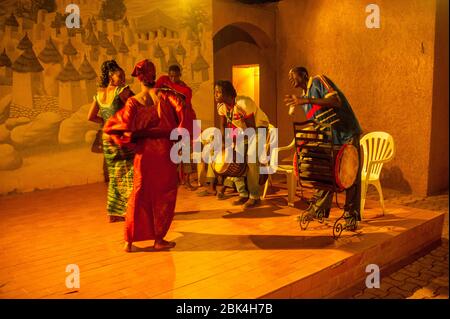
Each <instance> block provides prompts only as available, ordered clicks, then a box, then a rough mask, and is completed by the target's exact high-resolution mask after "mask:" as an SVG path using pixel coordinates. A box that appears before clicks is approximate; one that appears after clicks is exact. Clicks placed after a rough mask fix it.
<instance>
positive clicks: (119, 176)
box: [88, 60, 134, 222]
mask: <svg viewBox="0 0 450 319" xmlns="http://www.w3.org/2000/svg"><path fill="white" fill-rule="evenodd" d="M132 95H133V92H132V91H131V90H130V89H129V87H128V86H127V85H125V73H124V71H123V70H122V68H121V67H120V66H119V65H118V64H117V62H116V61H115V60H108V61H105V62H103V64H102V68H101V77H100V83H99V90H98V92H97V94H96V95H95V96H94V101H93V102H92V106H91V109H90V110H89V113H88V119H89V120H90V121H93V122H97V123H101V124H104V123H105V122H106V121H108V119H109V118H110V117H111V116H113V115H114V114H115V113H116V112H117V111H118V110H120V109H121V108H122V107H123V106H124V105H125V103H126V101H127V99H128V98H129V97H130V96H132ZM102 148H103V154H104V158H105V162H106V167H107V170H108V180H109V182H108V198H107V206H106V210H107V213H108V215H109V220H110V222H116V221H123V220H125V217H124V216H125V212H126V208H127V201H128V197H129V195H130V193H131V190H132V188H133V158H134V153H133V151H132V150H129V149H127V148H122V147H120V146H118V145H116V144H115V143H114V142H113V141H112V140H111V137H110V136H109V135H107V134H102Z"/></svg>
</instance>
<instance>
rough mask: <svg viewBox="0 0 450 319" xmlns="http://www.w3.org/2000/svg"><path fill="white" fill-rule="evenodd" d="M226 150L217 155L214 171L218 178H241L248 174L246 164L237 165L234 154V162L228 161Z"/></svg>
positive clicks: (213, 164)
mask: <svg viewBox="0 0 450 319" xmlns="http://www.w3.org/2000/svg"><path fill="white" fill-rule="evenodd" d="M226 155H227V153H226V150H225V151H224V150H222V151H220V152H219V154H217V156H216V158H215V159H214V162H213V163H212V169H213V171H214V173H215V174H216V175H218V176H225V177H241V176H243V175H244V174H245V173H246V172H247V164H246V163H236V156H235V154H233V158H232V161H227V157H226Z"/></svg>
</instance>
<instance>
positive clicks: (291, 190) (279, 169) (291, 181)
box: [262, 139, 297, 207]
mask: <svg viewBox="0 0 450 319" xmlns="http://www.w3.org/2000/svg"><path fill="white" fill-rule="evenodd" d="M294 146H295V139H293V140H292V142H291V144H289V145H288V146H283V147H277V148H274V149H273V150H272V154H271V156H270V167H271V168H272V169H274V170H275V172H276V173H277V174H280V173H281V174H285V175H286V179H287V188H288V206H292V207H293V206H294V200H295V191H296V189H297V177H296V176H295V172H294V166H293V165H275V159H278V154H279V152H282V151H288V150H291V149H293V148H294ZM269 183H270V184H271V183H272V178H271V175H269V177H268V178H267V181H266V184H265V185H264V193H263V196H262V198H263V199H264V198H266V194H267V189H268V188H269Z"/></svg>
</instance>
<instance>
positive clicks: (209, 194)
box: [197, 189, 216, 197]
mask: <svg viewBox="0 0 450 319" xmlns="http://www.w3.org/2000/svg"><path fill="white" fill-rule="evenodd" d="M215 195H216V192H213V193H211V192H209V191H208V190H206V189H205V190H202V191H200V192H198V193H197V196H198V197H206V196H215Z"/></svg>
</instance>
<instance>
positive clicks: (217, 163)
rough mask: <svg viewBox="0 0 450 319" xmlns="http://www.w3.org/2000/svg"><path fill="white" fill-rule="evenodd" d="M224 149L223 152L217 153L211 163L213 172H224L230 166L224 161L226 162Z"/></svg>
mask: <svg viewBox="0 0 450 319" xmlns="http://www.w3.org/2000/svg"><path fill="white" fill-rule="evenodd" d="M225 154H226V151H225V152H220V153H219V154H217V157H216V158H215V160H214V162H213V163H212V168H213V170H214V172H216V173H217V174H224V173H225V172H226V171H227V169H228V167H229V166H230V163H225V162H226V160H225V159H226V155H225Z"/></svg>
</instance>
